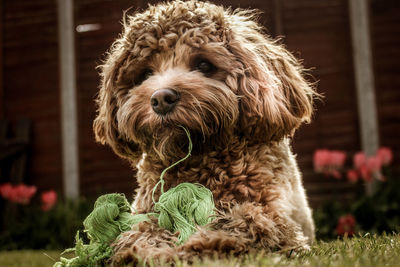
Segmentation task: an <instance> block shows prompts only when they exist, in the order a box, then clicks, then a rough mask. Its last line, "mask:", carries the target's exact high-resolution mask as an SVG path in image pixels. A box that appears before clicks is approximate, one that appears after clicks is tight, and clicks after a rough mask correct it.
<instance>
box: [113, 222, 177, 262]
mask: <svg viewBox="0 0 400 267" xmlns="http://www.w3.org/2000/svg"><path fill="white" fill-rule="evenodd" d="M177 240H178V239H177V234H175V235H174V234H172V233H171V232H169V231H168V230H165V229H162V228H160V227H159V226H158V224H157V220H152V221H150V222H148V221H146V222H141V223H139V224H137V225H135V226H134V227H133V228H132V230H130V231H127V232H124V233H122V234H121V236H120V237H119V238H118V240H117V241H116V242H114V244H113V249H114V255H113V257H112V258H111V264H112V266H119V265H121V264H123V263H124V262H129V263H132V262H133V263H138V262H139V261H141V262H147V263H148V262H149V261H153V260H155V261H162V262H170V261H172V260H173V258H174V256H175V251H176V245H175V244H176V242H177Z"/></svg>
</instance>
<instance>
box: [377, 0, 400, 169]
mask: <svg viewBox="0 0 400 267" xmlns="http://www.w3.org/2000/svg"><path fill="white" fill-rule="evenodd" d="M371 37H372V46H373V56H374V70H375V86H376V97H377V104H378V117H379V135H380V143H381V144H382V145H384V146H388V147H391V148H392V149H393V151H394V154H395V158H394V163H393V168H394V171H395V173H396V174H400V138H399V137H400V66H399V59H400V1H397V0H385V1H380V0H374V1H372V5H371Z"/></svg>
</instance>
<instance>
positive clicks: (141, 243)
mask: <svg viewBox="0 0 400 267" xmlns="http://www.w3.org/2000/svg"><path fill="white" fill-rule="evenodd" d="M255 18H256V13H255V12H254V11H247V10H235V11H232V10H230V9H224V8H223V7H221V6H216V5H214V4H211V3H208V2H199V1H195V0H191V1H180V0H177V1H173V2H168V3H161V4H158V5H155V6H150V7H149V8H148V9H147V10H146V11H144V12H143V13H136V14H134V15H132V16H129V15H126V16H125V19H124V31H123V33H122V35H121V36H120V38H119V39H117V40H116V41H115V42H114V44H113V46H112V47H111V49H110V51H109V53H108V54H107V59H106V61H105V63H104V64H103V65H102V66H100V72H101V76H102V83H101V87H100V92H99V95H98V99H97V103H98V107H99V108H98V116H97V118H96V119H95V121H94V132H95V134H96V139H97V140H98V141H99V142H101V143H106V144H108V145H110V146H111V147H112V149H113V150H114V151H115V153H117V154H118V155H119V156H121V157H123V158H126V159H128V160H129V161H131V162H132V164H134V165H135V164H137V165H136V167H137V169H138V172H137V180H138V184H139V188H138V189H137V194H136V197H135V201H134V203H133V207H134V209H135V210H136V211H137V212H138V213H146V212H150V211H152V208H153V203H152V199H151V193H152V189H153V187H154V185H155V183H157V181H158V179H159V176H160V173H161V171H162V170H163V169H164V168H166V167H167V166H169V165H170V164H171V163H172V162H174V161H176V160H177V159H179V158H182V157H183V156H184V155H185V153H186V151H187V145H188V144H187V138H186V136H185V133H184V131H183V130H182V129H181V128H180V127H178V125H183V126H185V127H186V128H188V129H189V130H190V132H191V135H192V136H193V140H194V151H193V153H192V156H191V157H190V158H189V160H187V161H186V162H184V163H183V164H181V165H179V166H177V167H175V168H174V169H172V170H171V171H169V172H168V173H167V174H166V175H165V178H164V179H165V181H166V184H165V186H166V189H168V188H170V187H173V186H176V185H177V184H179V183H182V182H197V183H201V184H203V185H205V186H206V187H207V188H209V189H210V190H211V191H212V192H213V196H214V200H215V205H216V209H217V217H216V219H215V220H214V221H213V222H212V223H211V225H207V226H206V227H204V228H200V229H199V231H198V232H197V233H196V234H194V235H193V236H192V237H191V238H190V239H189V240H188V241H187V242H186V243H185V244H183V245H182V246H179V247H177V246H175V245H174V244H175V242H174V240H176V236H175V235H174V234H172V233H169V232H168V231H166V230H163V229H159V228H158V226H157V223H156V222H144V223H141V224H139V225H137V226H134V228H133V229H132V230H131V231H129V232H127V233H124V235H123V236H122V238H120V239H119V241H118V242H117V243H115V244H114V249H115V256H114V257H113V263H114V264H118V263H121V262H124V261H132V260H136V259H148V258H158V259H164V260H167V261H169V260H171V259H172V258H173V257H179V258H182V259H190V258H191V257H193V256H194V255H207V254H213V253H215V252H219V253H220V255H221V254H224V253H242V252H246V251H248V250H249V249H252V248H257V249H267V250H276V249H279V250H287V249H307V248H308V245H309V244H310V243H311V242H312V241H313V239H314V224H313V221H312V218H311V210H310V208H309V206H308V203H307V200H306V197H305V193H304V189H303V186H302V182H301V174H300V173H299V170H298V167H297V164H296V161H295V157H294V155H293V154H292V152H291V149H290V144H289V137H290V136H291V135H292V134H293V133H294V131H295V129H297V128H298V127H299V125H300V124H301V123H302V122H308V121H309V120H310V117H311V115H312V111H313V106H312V102H313V96H314V95H315V92H314V90H313V88H312V86H311V85H310V83H308V82H307V81H306V80H305V79H304V77H303V76H304V73H303V68H302V65H301V64H300V62H299V61H298V60H297V59H295V58H294V57H293V56H292V55H291V54H290V53H289V52H288V51H287V50H286V49H285V48H284V47H283V46H282V45H281V44H279V43H277V42H276V41H274V40H272V39H271V38H270V37H268V36H267V35H265V34H264V33H263V31H262V28H261V27H260V26H259V25H258V24H257V23H256V22H255ZM199 58H201V59H207V60H208V61H210V62H211V63H212V64H213V65H215V66H216V71H215V72H214V73H212V75H205V74H203V73H201V72H199V71H197V70H196V69H194V68H193V64H195V63H194V62H196V60H197V59H199ZM144 69H151V70H153V75H152V76H150V77H149V78H147V79H144V81H142V82H138V80H140V75H141V73H142V72H143V70H144ZM164 88H173V89H174V90H176V91H177V92H178V93H179V94H180V101H179V103H178V104H177V105H176V106H175V107H174V110H173V111H172V112H170V113H168V114H166V115H164V116H161V115H158V114H156V113H155V112H154V111H153V110H152V108H151V105H150V97H151V95H152V94H153V93H154V92H155V91H156V90H158V89H164ZM156 197H158V196H157V195H156Z"/></svg>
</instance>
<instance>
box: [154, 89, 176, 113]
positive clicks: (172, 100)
mask: <svg viewBox="0 0 400 267" xmlns="http://www.w3.org/2000/svg"><path fill="white" fill-rule="evenodd" d="M179 99H180V96H179V93H178V92H177V91H175V90H174V89H169V88H168V89H160V90H157V91H155V92H154V93H153V95H152V96H151V98H150V103H151V107H152V108H153V110H154V112H155V113H157V114H160V115H165V114H167V113H168V112H170V111H171V110H172V109H173V108H174V106H175V105H176V103H178V101H179Z"/></svg>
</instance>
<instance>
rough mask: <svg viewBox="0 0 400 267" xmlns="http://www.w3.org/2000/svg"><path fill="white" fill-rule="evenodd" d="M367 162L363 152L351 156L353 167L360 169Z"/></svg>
mask: <svg viewBox="0 0 400 267" xmlns="http://www.w3.org/2000/svg"><path fill="white" fill-rule="evenodd" d="M366 162H367V157H366V156H365V153H364V152H358V153H356V154H355V155H354V157H353V164H354V168H356V169H360V168H361V166H362V165H364V164H365V163H366Z"/></svg>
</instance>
